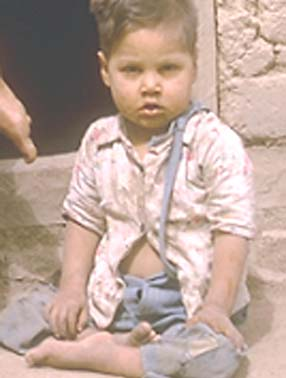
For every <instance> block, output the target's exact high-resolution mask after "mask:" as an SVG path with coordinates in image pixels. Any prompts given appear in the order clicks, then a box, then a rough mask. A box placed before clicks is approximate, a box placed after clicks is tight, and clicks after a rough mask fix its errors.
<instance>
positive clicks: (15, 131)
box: [0, 77, 37, 163]
mask: <svg viewBox="0 0 286 378" xmlns="http://www.w3.org/2000/svg"><path fill="white" fill-rule="evenodd" d="M30 126H31V118H30V116H29V115H28V113H27V111H26V109H25V107H24V105H23V104H22V103H21V102H20V101H19V99H18V98H17V97H16V96H15V95H14V93H13V92H12V90H11V89H10V88H9V87H8V85H7V84H6V83H5V81H4V80H3V79H2V78H1V77H0V132H1V133H3V134H4V135H5V136H6V137H7V138H9V139H10V140H11V141H12V142H13V143H14V145H15V146H16V147H17V148H18V150H19V151H20V152H21V154H22V155H23V157H24V159H25V161H26V162H27V163H31V162H32V161H34V160H35V159H36V157H37V149H36V147H35V145H34V143H33V141H32V139H31V137H30Z"/></svg>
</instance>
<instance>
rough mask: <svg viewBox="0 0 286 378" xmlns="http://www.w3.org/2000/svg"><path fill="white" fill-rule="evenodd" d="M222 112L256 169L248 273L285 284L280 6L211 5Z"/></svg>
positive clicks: (284, 21) (251, 0)
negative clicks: (214, 7) (254, 235)
mask: <svg viewBox="0 0 286 378" xmlns="http://www.w3.org/2000/svg"><path fill="white" fill-rule="evenodd" d="M216 3H217V38H218V50H217V51H218V75H219V78H218V83H219V88H218V102H219V110H220V115H221V116H222V117H223V118H224V120H225V121H226V122H227V123H228V124H230V125H232V126H233V127H234V128H235V129H236V130H237V131H238V132H239V133H240V135H241V136H242V137H243V138H244V140H245V142H246V144H247V145H248V149H249V154H250V156H251V158H252V160H253V163H254V167H255V182H256V192H257V225H258V228H257V238H256V241H255V242H254V243H253V246H252V256H251V271H252V273H253V274H255V275H257V276H258V277H260V278H262V279H263V280H265V281H266V282H269V281H270V282H272V283H275V282H276V283H281V282H284V283H286V269H285V268H286V254H285V250H286V226H285V225H286V163H285V162H286V106H285V104H286V102H285V96H286V1H285V0H232V1H231V0H217V2H216Z"/></svg>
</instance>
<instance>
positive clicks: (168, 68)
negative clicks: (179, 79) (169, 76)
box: [160, 63, 178, 73]
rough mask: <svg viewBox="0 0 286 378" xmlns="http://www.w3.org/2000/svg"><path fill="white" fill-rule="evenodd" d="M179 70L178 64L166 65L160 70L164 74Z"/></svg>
mask: <svg viewBox="0 0 286 378" xmlns="http://www.w3.org/2000/svg"><path fill="white" fill-rule="evenodd" d="M177 70H178V66H177V65H176V64H171V63H170V64H164V65H163V66H162V67H161V69H160V71H161V72H162V73H168V72H175V71H177Z"/></svg>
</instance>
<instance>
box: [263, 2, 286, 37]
mask: <svg viewBox="0 0 286 378" xmlns="http://www.w3.org/2000/svg"><path fill="white" fill-rule="evenodd" d="M260 20H261V26H260V27H261V29H260V31H261V35H262V36H263V37H264V38H266V39H267V40H268V41H272V42H273V43H283V44H286V3H285V2H284V3H283V4H282V2H281V3H280V5H279V7H278V10H277V11H276V12H271V11H268V10H264V11H263V12H262V14H261V16H260Z"/></svg>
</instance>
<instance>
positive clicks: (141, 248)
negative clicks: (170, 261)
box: [119, 237, 164, 278]
mask: <svg viewBox="0 0 286 378" xmlns="http://www.w3.org/2000/svg"><path fill="white" fill-rule="evenodd" d="M119 269H120V271H121V272H122V273H123V274H131V275H133V276H136V277H141V278H146V277H148V276H152V275H154V274H156V273H160V272H162V270H163V269H164V266H163V264H162V261H161V259H160V256H159V254H158V253H157V252H156V251H155V250H154V248H153V247H151V245H150V244H149V243H148V242H147V239H146V238H145V237H144V238H142V239H141V240H140V241H139V242H138V243H137V244H136V245H135V246H134V247H133V249H132V250H131V252H130V253H129V254H128V256H127V257H126V258H125V259H124V260H123V261H122V262H121V264H120V267H119Z"/></svg>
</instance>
